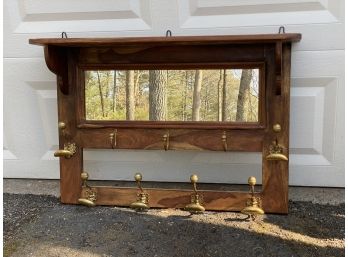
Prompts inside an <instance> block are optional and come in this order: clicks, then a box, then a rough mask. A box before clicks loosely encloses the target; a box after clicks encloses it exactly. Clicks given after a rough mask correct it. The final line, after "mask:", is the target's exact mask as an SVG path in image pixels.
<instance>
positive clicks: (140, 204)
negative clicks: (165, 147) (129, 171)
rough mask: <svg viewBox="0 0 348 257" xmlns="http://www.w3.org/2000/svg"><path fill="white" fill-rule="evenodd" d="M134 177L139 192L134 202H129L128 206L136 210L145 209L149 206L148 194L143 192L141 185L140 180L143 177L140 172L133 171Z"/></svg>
mask: <svg viewBox="0 0 348 257" xmlns="http://www.w3.org/2000/svg"><path fill="white" fill-rule="evenodd" d="M134 179H135V181H136V183H137V185H138V188H139V190H140V193H138V194H137V200H136V201H135V202H134V203H131V205H130V206H129V207H130V208H132V209H134V210H136V211H147V210H148V209H149V208H150V206H149V194H147V193H145V192H144V190H143V188H142V187H141V180H142V179H143V176H142V175H141V173H135V175H134Z"/></svg>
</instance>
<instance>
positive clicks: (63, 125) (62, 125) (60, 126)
mask: <svg viewBox="0 0 348 257" xmlns="http://www.w3.org/2000/svg"><path fill="white" fill-rule="evenodd" d="M58 128H59V129H60V130H63V129H65V128H66V124H65V122H62V121H60V122H58Z"/></svg>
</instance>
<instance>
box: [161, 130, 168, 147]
mask: <svg viewBox="0 0 348 257" xmlns="http://www.w3.org/2000/svg"><path fill="white" fill-rule="evenodd" d="M162 140H163V148H164V151H167V150H168V149H169V131H167V133H166V134H164V135H163V136H162Z"/></svg>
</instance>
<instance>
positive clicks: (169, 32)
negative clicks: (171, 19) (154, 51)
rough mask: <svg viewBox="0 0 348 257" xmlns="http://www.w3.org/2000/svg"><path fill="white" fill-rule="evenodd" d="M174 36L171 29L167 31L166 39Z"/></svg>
mask: <svg viewBox="0 0 348 257" xmlns="http://www.w3.org/2000/svg"><path fill="white" fill-rule="evenodd" d="M171 36H172V31H171V30H170V29H168V30H167V31H166V37H171Z"/></svg>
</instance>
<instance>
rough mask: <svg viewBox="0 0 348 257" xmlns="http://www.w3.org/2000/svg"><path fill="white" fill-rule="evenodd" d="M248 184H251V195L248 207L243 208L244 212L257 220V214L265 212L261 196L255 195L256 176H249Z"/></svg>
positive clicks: (247, 203)
mask: <svg viewBox="0 0 348 257" xmlns="http://www.w3.org/2000/svg"><path fill="white" fill-rule="evenodd" d="M248 184H249V186H250V193H251V197H250V198H249V199H248V200H247V202H246V207H245V208H244V209H243V210H242V213H244V214H247V215H250V216H251V217H252V219H253V220H255V216H256V215H262V214H264V213H265V212H264V210H263V209H262V208H261V198H260V197H256V196H255V185H256V178H255V177H249V179H248Z"/></svg>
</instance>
